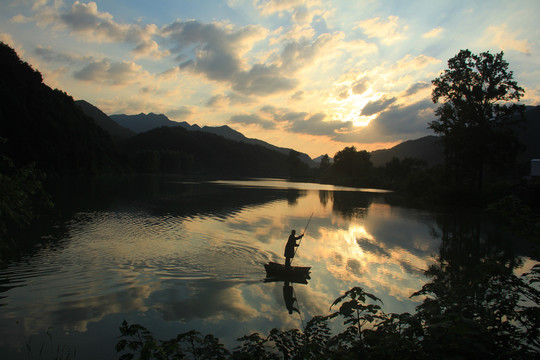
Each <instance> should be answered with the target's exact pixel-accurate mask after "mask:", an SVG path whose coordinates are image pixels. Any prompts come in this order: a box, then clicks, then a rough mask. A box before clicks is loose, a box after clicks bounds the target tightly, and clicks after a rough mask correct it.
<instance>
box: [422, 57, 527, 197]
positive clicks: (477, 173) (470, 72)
mask: <svg viewBox="0 0 540 360" xmlns="http://www.w3.org/2000/svg"><path fill="white" fill-rule="evenodd" d="M432 83H433V85H434V86H435V88H434V89H433V92H432V100H433V102H434V103H437V102H438V101H439V100H443V101H444V102H443V103H442V105H441V106H439V108H438V109H437V110H436V111H435V115H436V116H437V118H438V119H437V120H434V121H432V122H430V123H429V128H431V129H432V130H433V131H434V132H435V133H436V134H438V135H440V136H441V137H442V141H443V143H444V147H445V154H446V165H447V170H449V171H450V172H451V173H452V174H453V175H454V179H455V180H456V181H459V182H464V183H465V185H468V184H471V185H475V186H476V188H477V189H481V188H482V183H483V181H484V171H485V170H486V169H489V170H494V171H500V172H502V171H504V170H506V169H507V168H508V167H509V166H510V165H512V164H513V161H514V160H515V157H516V155H517V153H518V151H519V149H520V146H519V142H518V140H517V138H516V136H515V135H514V133H513V131H512V126H513V125H515V122H516V121H517V120H519V119H520V117H515V116H512V115H513V114H514V113H515V112H517V111H523V109H524V106H518V105H516V104H509V102H511V101H513V100H517V101H519V99H520V98H521V96H523V93H524V90H523V89H522V88H521V87H519V86H518V84H517V82H516V81H514V80H513V73H512V71H509V70H508V63H507V62H506V61H505V60H504V59H503V52H500V53H498V54H495V55H493V54H490V53H489V52H483V53H481V54H479V55H475V54H472V53H471V52H470V51H469V50H461V51H460V52H459V53H458V54H457V55H456V56H454V57H453V58H451V59H450V60H448V69H446V70H445V71H444V72H443V73H442V75H441V76H439V77H437V78H435V79H434V80H433V81H432Z"/></svg>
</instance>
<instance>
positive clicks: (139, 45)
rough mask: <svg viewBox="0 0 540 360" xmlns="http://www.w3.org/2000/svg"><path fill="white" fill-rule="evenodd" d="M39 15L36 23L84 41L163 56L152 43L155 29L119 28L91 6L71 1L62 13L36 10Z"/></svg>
mask: <svg viewBox="0 0 540 360" xmlns="http://www.w3.org/2000/svg"><path fill="white" fill-rule="evenodd" d="M40 9H41V10H40V11H42V13H40V14H38V15H37V17H36V19H37V20H38V21H40V22H42V23H45V24H51V25H53V26H55V27H58V26H63V27H65V28H67V29H69V30H72V31H73V32H74V33H76V34H78V35H80V36H84V38H85V40H88V41H95V42H125V43H130V44H133V45H134V46H135V47H134V48H133V49H132V52H133V53H134V54H135V55H136V56H156V57H162V56H164V55H167V54H168V53H167V52H166V51H164V52H162V51H160V50H159V46H158V44H157V43H156V42H155V40H153V39H152V37H153V36H154V35H156V33H157V27H156V26H155V25H152V24H150V25H140V24H119V23H116V22H115V21H114V20H113V16H112V15H111V14H109V13H107V12H100V11H99V10H98V7H97V4H96V3H95V2H89V3H88V4H84V3H80V2H79V1H75V2H74V3H73V5H72V6H71V8H70V9H69V10H68V11H65V12H63V13H62V12H58V11H56V9H53V8H48V9H42V8H40Z"/></svg>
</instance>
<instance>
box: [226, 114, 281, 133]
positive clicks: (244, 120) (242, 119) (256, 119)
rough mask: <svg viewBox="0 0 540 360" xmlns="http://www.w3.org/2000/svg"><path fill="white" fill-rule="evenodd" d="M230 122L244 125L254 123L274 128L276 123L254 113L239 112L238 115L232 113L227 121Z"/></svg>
mask: <svg viewBox="0 0 540 360" xmlns="http://www.w3.org/2000/svg"><path fill="white" fill-rule="evenodd" d="M228 122H229V123H230V124H245V125H252V124H256V125H259V126H261V127H262V128H263V129H267V130H268V129H275V128H276V124H275V123H274V122H272V121H269V120H266V119H263V118H262V117H260V116H259V115H255V114H239V115H233V116H231V117H230V119H229V121H228Z"/></svg>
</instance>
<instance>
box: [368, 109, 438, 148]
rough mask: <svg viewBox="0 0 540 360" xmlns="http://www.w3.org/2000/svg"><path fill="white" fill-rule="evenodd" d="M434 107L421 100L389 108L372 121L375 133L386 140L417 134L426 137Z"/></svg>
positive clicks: (432, 117) (371, 124)
mask: <svg viewBox="0 0 540 360" xmlns="http://www.w3.org/2000/svg"><path fill="white" fill-rule="evenodd" d="M434 109H435V105H434V104H433V103H432V102H431V101H430V100H422V101H419V102H416V103H413V104H409V105H402V106H391V107H389V108H388V109H387V110H385V111H383V112H381V113H380V114H379V116H378V117H377V118H375V119H374V120H372V121H371V122H370V124H369V126H372V127H373V128H374V129H375V130H376V132H378V133H379V134H381V135H382V136H384V137H386V138H391V139H406V138H411V137H412V136H418V135H419V134H424V135H427V134H428V133H429V132H430V131H428V130H427V126H428V122H429V121H431V120H433V119H434V114H433V111H434Z"/></svg>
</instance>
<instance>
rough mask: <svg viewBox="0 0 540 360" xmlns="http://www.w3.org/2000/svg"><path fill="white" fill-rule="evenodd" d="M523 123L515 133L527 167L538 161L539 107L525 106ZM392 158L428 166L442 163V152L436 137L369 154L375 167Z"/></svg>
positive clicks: (539, 153) (523, 161) (539, 135)
mask: <svg viewBox="0 0 540 360" xmlns="http://www.w3.org/2000/svg"><path fill="white" fill-rule="evenodd" d="M523 116H524V118H525V122H524V124H523V125H522V126H518V127H517V128H516V129H515V131H516V134H517V136H518V139H519V140H520V142H521V143H522V144H523V145H524V146H525V150H524V151H523V153H521V154H520V155H519V157H518V161H519V162H521V163H523V164H525V165H527V164H528V163H529V162H530V160H531V159H540V106H527V107H526V108H525V111H524V113H523ZM392 157H396V158H398V159H403V158H406V157H411V158H417V159H422V160H424V161H426V163H427V164H428V165H429V166H433V165H437V164H442V163H443V162H444V150H443V146H442V144H441V143H440V142H439V141H438V137H437V136H433V135H431V136H425V137H422V138H419V139H416V140H409V141H405V142H402V143H401V144H398V145H396V146H394V147H392V148H390V149H384V150H375V151H372V152H371V161H372V162H373V165H375V166H384V164H386V163H387V162H388V161H390V160H392Z"/></svg>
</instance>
